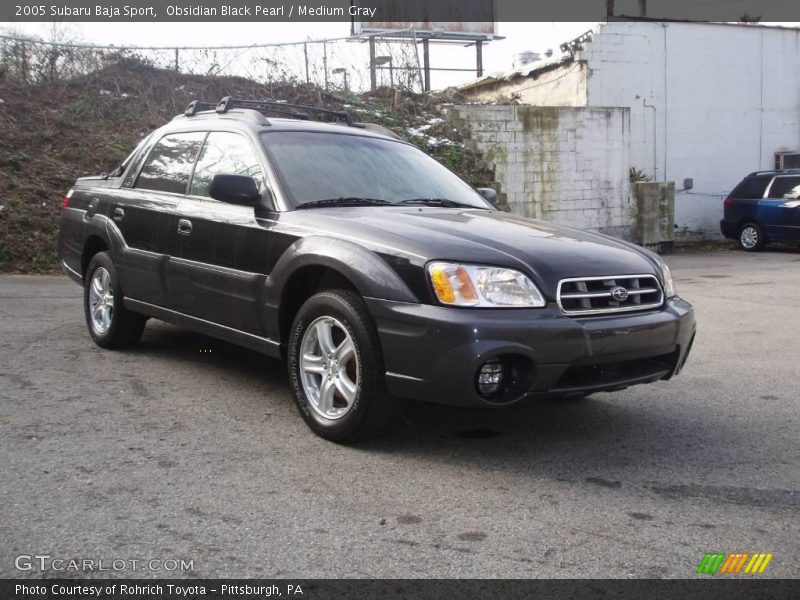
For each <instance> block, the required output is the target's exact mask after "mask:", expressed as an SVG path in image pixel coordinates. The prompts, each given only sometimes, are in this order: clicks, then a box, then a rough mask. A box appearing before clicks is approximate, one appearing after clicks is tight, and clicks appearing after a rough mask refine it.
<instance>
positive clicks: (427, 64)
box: [422, 38, 431, 92]
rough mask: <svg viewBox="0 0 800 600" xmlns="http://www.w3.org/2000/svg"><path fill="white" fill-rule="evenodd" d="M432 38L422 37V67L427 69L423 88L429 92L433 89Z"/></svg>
mask: <svg viewBox="0 0 800 600" xmlns="http://www.w3.org/2000/svg"><path fill="white" fill-rule="evenodd" d="M429 42H430V40H429V39H428V38H422V67H423V70H424V71H425V81H424V85H423V88H422V89H423V90H425V91H426V92H429V91H430V89H431V56H430V50H429V48H428V47H429V45H430V43H429Z"/></svg>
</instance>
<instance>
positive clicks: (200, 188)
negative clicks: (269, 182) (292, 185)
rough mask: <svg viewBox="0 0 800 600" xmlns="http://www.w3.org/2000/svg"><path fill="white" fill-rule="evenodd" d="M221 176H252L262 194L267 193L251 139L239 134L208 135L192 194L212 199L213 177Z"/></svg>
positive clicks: (190, 190) (218, 132) (221, 132)
mask: <svg viewBox="0 0 800 600" xmlns="http://www.w3.org/2000/svg"><path fill="white" fill-rule="evenodd" d="M217 173H235V174H237V175H250V176H251V177H253V178H254V179H255V180H256V183H257V184H258V189H259V191H261V192H263V191H264V174H263V172H262V171H261V165H260V164H259V162H258V159H257V158H256V154H255V152H253V148H252V147H251V146H250V144H249V143H248V141H247V139H246V138H245V137H244V136H241V135H239V134H238V133H228V132H224V131H212V132H211V133H210V134H208V139H207V140H206V144H205V146H203V151H202V152H201V153H200V158H198V159H197V167H195V170H194V177H193V178H192V186H191V188H190V189H189V193H190V194H191V195H193V196H208V195H209V194H208V186H209V185H211V178H212V177H214V175H216V174H217Z"/></svg>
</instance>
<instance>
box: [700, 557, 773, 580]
mask: <svg viewBox="0 0 800 600" xmlns="http://www.w3.org/2000/svg"><path fill="white" fill-rule="evenodd" d="M771 560H772V553H771V552H770V553H766V552H756V553H754V554H750V553H749V552H737V553H735V554H725V553H723V552H714V553H710V552H709V553H706V555H705V556H704V557H703V560H702V561H700V565H699V566H698V567H697V571H696V573H706V574H709V575H713V574H724V573H728V574H730V573H745V574H748V575H755V574H756V573H763V572H764V571H765V570H766V568H767V565H768V564H769V561H771Z"/></svg>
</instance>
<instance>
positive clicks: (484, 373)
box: [478, 358, 506, 398]
mask: <svg viewBox="0 0 800 600" xmlns="http://www.w3.org/2000/svg"><path fill="white" fill-rule="evenodd" d="M505 378H506V374H505V368H504V367H503V363H501V362H500V360H498V359H496V358H491V359H489V360H487V361H486V362H485V363H483V365H482V366H481V368H480V370H479V371H478V393H480V395H481V396H483V397H484V398H488V397H489V396H494V395H495V394H497V392H499V391H500V390H501V389H502V387H503V384H504V383H505Z"/></svg>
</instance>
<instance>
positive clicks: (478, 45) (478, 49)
mask: <svg viewBox="0 0 800 600" xmlns="http://www.w3.org/2000/svg"><path fill="white" fill-rule="evenodd" d="M475 66H476V67H477V69H476V70H477V71H478V79H480V78H481V77H483V41H482V40H478V41H477V42H475Z"/></svg>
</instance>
